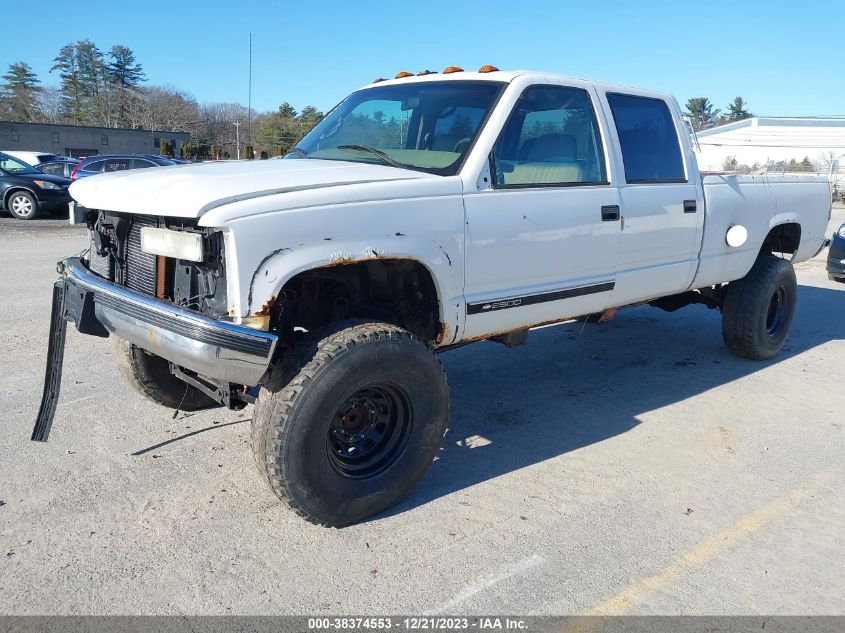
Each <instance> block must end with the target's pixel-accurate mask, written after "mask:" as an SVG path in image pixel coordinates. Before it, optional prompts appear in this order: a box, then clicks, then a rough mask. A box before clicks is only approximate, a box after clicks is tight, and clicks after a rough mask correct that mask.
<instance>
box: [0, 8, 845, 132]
mask: <svg viewBox="0 0 845 633" xmlns="http://www.w3.org/2000/svg"><path fill="white" fill-rule="evenodd" d="M32 6H33V5H31V4H29V3H27V2H23V1H19V2H8V3H4V8H3V11H2V13H3V18H4V19H3V23H4V24H5V25H7V26H8V25H12V24H23V25H26V27H25V28H6V29H4V30H3V35H2V37H0V66H2V69H3V70H4V71H5V69H6V67H7V66H8V64H9V63H11V62H15V61H18V60H23V61H26V62H28V63H29V64H30V65H31V66H32V67H33V68H34V69H35V71H36V72H37V73H38V75H39V77H40V78H41V80H42V82H43V83H44V84H45V85H57V84H58V77H56V75H55V73H54V74H49V73H48V71H49V68H50V66H51V64H52V58H53V57H54V56H55V55H56V53H57V52H58V50H59V48H60V47H61V46H62V45H64V44H66V43H68V42H72V41H76V40H79V39H85V38H90V39H91V40H93V41H94V42H95V43H96V44H97V45H98V46H99V47H100V48H101V49H103V50H107V49H108V48H109V47H110V46H111V45H113V44H116V43H120V44H125V45H126V46H129V47H130V48H131V49H133V50H134V51H135V53H136V55H137V57H138V60H139V61H140V62H141V63H142V64H143V66H144V69H145V71H146V73H147V76H148V78H149V80H150V82H149V83H152V84H169V85H173V86H177V87H179V88H182V89H184V90H187V91H188V92H190V93H192V94H193V95H194V96H195V97H196V98H197V100H199V101H201V102H203V101H239V102H242V103H246V100H247V60H248V56H247V55H248V53H247V50H248V49H247V42H248V35H249V33H250V32H252V34H253V82H252V85H253V88H252V103H253V107H254V108H256V109H258V110H259V111H261V110H270V109H275V108H276V107H278V105H279V103H281V102H282V101H285V100H287V101H290V102H291V103H292V104H293V105H294V106H295V107H297V108H302V106H304V105H306V104H313V105H316V106H317V107H318V108H320V109H322V110H326V109H328V108H330V107H331V106H333V105H334V104H335V103H336V102H337V101H338V100H340V99H341V98H342V97H343V96H344V95H345V94H347V93H348V92H350V91H352V90H354V89H355V88H357V87H359V86H361V85H363V84H366V83H369V82H370V81H372V79H374V78H375V77H377V76H384V77H387V76H392V75H393V74H395V73H396V72H397V71H399V70H409V71H412V72H416V71H419V70H421V69H424V68H427V69H431V70H442V69H443V67H445V66H447V65H451V64H455V65H459V66H462V67H463V68H465V69H476V68H478V67H479V66H481V65H483V64H494V65H496V66H498V67H499V68H502V69H518V68H531V69H536V70H547V71H551V72H557V73H561V74H566V75H573V76H577V77H586V78H590V79H597V80H603V81H610V82H616V83H624V84H629V85H635V86H640V87H644V88H653V89H659V90H667V91H669V92H672V93H674V94H675V95H676V96H677V97H678V99H679V100H681V102H682V103H683V102H684V101H685V100H686V99H687V98H689V97H694V96H707V97H710V99H711V100H712V101H713V102H714V103H715V104H716V106H717V107H720V108H723V109H724V108H725V106H726V104H727V103H728V101H730V100H731V99H732V98H733V97H734V96H736V95H742V96H743V97H744V98H745V99H746V101H748V103H749V107H750V109H751V110H752V111H753V112H755V113H756V114H763V115H775V116H776V115H791V116H820V115H837V114H841V115H845V76H843V74H842V69H843V62H842V54H843V49H842V45H841V40H840V37H841V31H842V26H843V24H845V2H843V1H842V0H828V1H827V2H816V1H815V0H804V1H802V2H795V1H794V0H792V1H790V2H786V1H782V0H769V1H767V2H761V1H754V0H751V1H748V0H746V1H745V2H737V1H736V0H732V1H729V2H725V1H722V0H712V1H708V0H700V1H698V2H687V3H679V2H659V1H656V0H629V1H628V2H616V1H602V0H582V1H581V2H569V1H566V0H557V1H556V2H545V1H544V2H532V1H531V0H528V1H525V2H514V1H513V0H510V1H508V2H502V1H500V0H484V2H461V1H459V0H453V1H452V2H448V1H445V2H444V1H441V0H425V1H424V2H414V1H413V0H405V1H404V2H401V3H400V2H396V3H385V2H378V3H377V2H368V1H367V0H358V1H357V2H349V1H335V0H324V1H322V2H313V3H309V2H302V1H300V2H296V3H292V2H271V1H270V0H265V1H264V2H253V1H246V0H241V1H240V2H237V1H232V0H226V1H217V0H206V1H204V2H195V1H193V0H170V1H169V2H160V1H159V0H144V1H142V2H132V3H124V2H114V1H106V2H104V1H101V0H88V1H87V2H83V3H70V4H68V3H67V2H65V1H63V2H56V1H52V0H51V1H44V2H41V3H39V4H38V7H39V9H38V11H37V15H34V14H33V8H32ZM51 6H54V7H55V9H51ZM36 26H38V27H39V28H38V29H36V28H35V27H36ZM838 42H839V43H838Z"/></svg>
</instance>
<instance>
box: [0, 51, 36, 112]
mask: <svg viewBox="0 0 845 633" xmlns="http://www.w3.org/2000/svg"><path fill="white" fill-rule="evenodd" d="M3 81H4V82H5V83H4V84H3V85H2V86H0V115H2V117H3V118H8V119H10V120H12V121H23V122H26V123H31V122H33V121H35V120H36V119H37V118H38V116H39V114H40V107H39V101H38V98H39V95H40V93H41V87H40V86H39V85H38V84H39V83H41V82H40V81H39V80H38V77H37V76H36V75H35V73H34V72H32V68H30V66H29V64H27V63H25V62H15V63H13V64H9V70H8V72H7V73H6V74H5V75H3Z"/></svg>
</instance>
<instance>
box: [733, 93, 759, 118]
mask: <svg viewBox="0 0 845 633" xmlns="http://www.w3.org/2000/svg"><path fill="white" fill-rule="evenodd" d="M747 105H748V104H747V103H745V99H743V98H742V97H734V100H733V101H731V102H730V103H729V104H728V109H727V119H728V121H741V120H742V119H750V118H751V117H753V116H754V115H753V114H752V113H751V112H749V111H748V110H746V109H745V107H746V106H747Z"/></svg>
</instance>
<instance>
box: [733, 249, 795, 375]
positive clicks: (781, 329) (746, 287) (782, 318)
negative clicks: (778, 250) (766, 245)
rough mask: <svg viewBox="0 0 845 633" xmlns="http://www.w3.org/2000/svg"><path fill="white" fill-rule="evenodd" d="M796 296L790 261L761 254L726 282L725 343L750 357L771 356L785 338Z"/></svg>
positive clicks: (792, 314)
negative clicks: (745, 271)
mask: <svg viewBox="0 0 845 633" xmlns="http://www.w3.org/2000/svg"><path fill="white" fill-rule="evenodd" d="M797 298H798V283H797V281H796V279H795V269H794V268H793V267H792V264H791V263H790V262H789V261H787V260H785V259H782V258H780V257H775V256H773V255H761V256H760V257H759V258H758V259H757V261H756V262H755V263H754V266H753V267H752V268H751V271H750V272H749V273H748V274H747V275H746V276H745V277H743V278H742V279H739V280H737V281H733V282H731V283H730V284H728V287H727V290H726V292H725V301H724V305H723V307H722V338H723V339H724V341H725V345H727V346H728V348H729V349H730V350H731V351H732V352H734V353H735V354H737V355H739V356H742V357H744V358H750V359H751V360H765V359H767V358H771V357H772V356H774V355H775V354H777V353H778V352H779V351H780V349H781V347H783V344H784V342H785V341H786V337H787V335H788V334H789V328H790V327H791V326H792V321H793V319H794V317H795V304H796V302H797Z"/></svg>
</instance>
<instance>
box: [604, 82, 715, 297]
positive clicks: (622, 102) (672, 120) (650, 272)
mask: <svg viewBox="0 0 845 633" xmlns="http://www.w3.org/2000/svg"><path fill="white" fill-rule="evenodd" d="M605 99H606V102H607V104H608V106H609V108H608V109H609V113H610V116H611V120H612V121H613V128H614V129H613V132H614V133H615V136H616V142H615V143H614V146H615V148H616V151H617V152H621V159H622V164H623V166H624V181H623V182H620V183H619V197H620V207H621V212H622V222H621V239H620V242H619V258H618V261H617V272H616V288H615V289H614V292H613V297H612V303H613V305H615V306H620V305H625V304H628V303H634V302H636V301H642V300H645V299H651V298H655V297H658V296H662V295H669V294H675V293H678V292H682V291H684V290H686V289H688V288H689V286H690V284H691V283H692V280H693V277H694V276H695V271H696V268H697V266H698V242H699V240H700V237H701V235H700V234H701V229H702V227H703V219H704V199H703V193H702V191H701V186H700V182H699V178H698V174H697V171H696V168H695V162H694V161H693V160H691V159H689V158H688V159H687V160H684V156H685V154H689V148H688V147H687V144H686V143H683V142H682V138H685V137H682V134H683V133H684V131H683V130H682V129H679V128H678V122H679V121H680V119H679V117H673V116H672V108H671V107H670V102H669V101H666V100H664V99H661V98H654V97H651V96H644V95H639V94H635V93H632V94H626V93H621V92H607V93H606V94H605ZM671 106H674V102H672V103H671ZM690 171H694V172H695V173H689V172H690Z"/></svg>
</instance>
